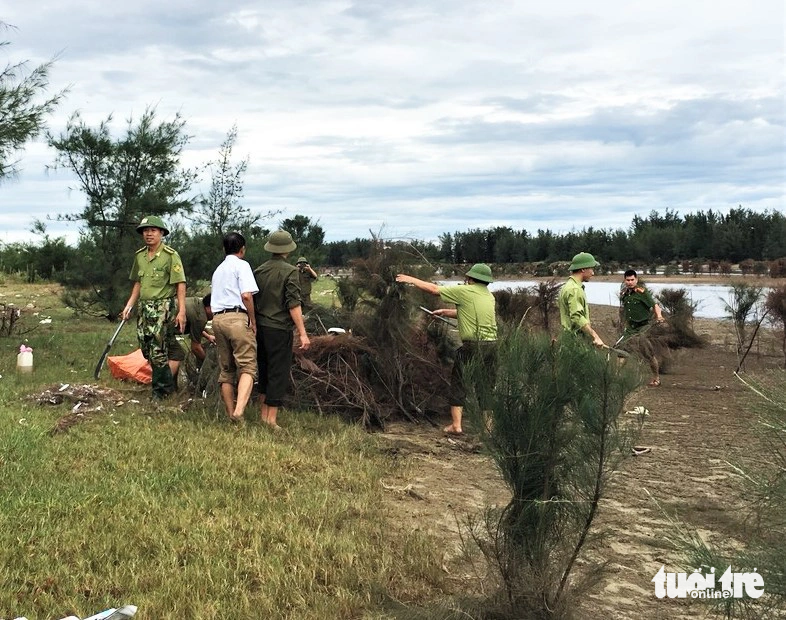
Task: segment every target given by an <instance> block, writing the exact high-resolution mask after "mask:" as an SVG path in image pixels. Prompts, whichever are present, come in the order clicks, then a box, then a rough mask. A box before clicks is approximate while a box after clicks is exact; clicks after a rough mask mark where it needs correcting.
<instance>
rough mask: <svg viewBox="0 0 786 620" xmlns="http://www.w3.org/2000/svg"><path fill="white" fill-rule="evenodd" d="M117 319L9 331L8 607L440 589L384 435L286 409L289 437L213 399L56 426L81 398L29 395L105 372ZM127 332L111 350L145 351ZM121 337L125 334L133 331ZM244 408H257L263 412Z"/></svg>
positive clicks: (356, 607) (1, 442)
mask: <svg viewBox="0 0 786 620" xmlns="http://www.w3.org/2000/svg"><path fill="white" fill-rule="evenodd" d="M111 332H112V327H111V325H110V324H108V323H107V322H105V321H100V320H93V319H78V318H72V319H71V320H63V321H60V322H55V321H53V323H52V324H50V325H46V326H42V329H38V330H36V331H35V332H34V333H32V334H30V336H29V337H28V343H29V344H30V346H32V347H33V349H34V356H35V371H34V372H33V373H32V375H26V376H21V375H20V376H17V374H16V372H15V359H16V351H17V348H18V344H19V343H18V342H16V340H15V339H1V340H0V368H2V370H0V374H2V375H3V378H2V379H0V488H1V489H2V491H3V492H2V493H0V583H2V587H1V588H0V617H15V616H16V615H25V616H27V617H28V618H29V619H30V620H35V619H45V618H46V619H48V618H53V617H57V618H59V617H62V616H65V615H67V614H69V613H73V614H75V615H78V616H80V617H82V616H87V615H89V614H91V613H95V612H96V611H98V610H100V609H104V608H106V607H110V606H118V605H120V604H125V603H132V604H134V605H137V606H139V609H140V611H139V613H138V614H137V617H138V618H140V619H150V618H153V619H161V618H195V619H200V620H202V619H209V618H249V619H251V618H299V619H300V618H304V619H308V618H360V617H366V618H371V617H378V618H382V617H385V615H384V612H383V611H382V609H383V600H384V599H386V598H388V597H391V598H395V599H399V600H412V599H413V598H420V597H423V596H424V595H425V594H426V593H430V592H437V591H439V589H440V585H441V579H442V576H441V571H440V570H439V566H440V562H439V551H438V550H437V549H435V548H434V545H433V544H432V543H431V541H430V540H428V539H426V538H424V537H423V535H421V534H419V533H414V532H412V533H406V532H405V533H402V532H400V531H395V530H398V528H391V527H390V526H389V522H388V519H389V517H390V516H389V515H388V514H386V512H385V508H384V506H383V501H382V500H383V497H382V493H383V488H382V485H381V478H382V477H383V475H385V474H386V472H389V471H390V468H391V467H392V463H391V461H390V460H388V458H387V457H385V456H384V455H383V451H382V450H381V449H379V447H378V446H377V440H376V439H375V438H374V437H373V436H371V435H368V434H366V433H365V432H364V431H363V430H362V429H360V428H358V427H355V426H351V425H346V424H344V423H343V422H341V421H340V420H338V419H335V418H323V417H319V416H316V415H314V414H311V413H302V412H290V411H285V412H284V413H283V415H282V417H281V421H282V423H283V424H286V426H287V428H286V431H285V432H283V433H278V434H274V433H271V432H270V431H269V430H268V429H267V428H265V427H262V426H261V425H259V424H254V423H249V424H247V425H246V426H244V427H242V428H237V427H235V426H232V425H230V424H228V423H226V422H225V421H224V420H223V416H222V415H219V414H218V413H217V412H216V411H215V410H213V409H211V408H210V407H209V406H207V405H205V404H201V403H199V404H197V405H196V406H192V407H190V408H189V409H188V411H187V412H185V413H184V412H182V411H181V410H180V409H179V408H178V407H176V406H174V404H165V405H164V406H162V407H158V408H154V407H153V406H152V405H151V404H150V403H149V399H148V396H147V389H143V388H139V389H136V388H133V387H132V386H127V385H125V384H121V383H119V382H117V381H115V380H113V379H111V377H110V375H109V372H108V371H107V370H106V369H105V370H104V374H103V375H102V379H101V381H100V383H101V384H103V385H106V386H110V387H113V388H115V389H119V390H121V391H125V392H127V393H129V396H130V397H135V398H136V399H138V400H139V401H140V402H139V403H138V404H133V403H130V402H128V401H127V402H126V403H125V404H123V405H122V406H119V407H113V406H110V407H108V408H106V409H104V410H102V411H101V412H99V413H96V414H92V415H89V416H87V417H86V418H85V420H84V421H83V422H81V423H79V424H77V425H76V426H74V427H72V428H71V429H70V430H69V431H68V432H67V433H62V434H57V435H54V436H53V435H51V434H50V430H51V429H52V428H53V426H54V424H55V422H56V420H57V419H58V418H59V417H60V416H62V415H64V414H66V413H68V411H69V410H70V406H71V405H70V404H69V405H66V404H64V405H60V406H56V407H55V406H51V407H44V406H39V405H37V404H35V403H34V402H33V401H32V400H31V399H29V398H28V397H29V395H31V394H36V393H38V392H39V391H40V390H41V389H42V388H43V387H45V386H48V385H50V384H57V383H71V384H81V383H94V381H93V380H92V372H93V368H94V367H95V363H96V361H97V359H98V356H99V355H100V353H101V351H102V350H103V347H104V345H105V344H106V341H107V340H108V338H109V336H110V335H111ZM133 339H134V334H133V328H131V327H127V328H126V329H125V330H124V332H123V333H122V337H121V338H119V339H118V342H117V343H116V344H115V349H113V351H118V352H127V351H128V350H130V348H131V347H132V346H133ZM126 341H127V342H126ZM252 409H253V406H250V407H249V411H248V413H247V417H248V419H252V418H254V417H256V416H255V415H253V412H252Z"/></svg>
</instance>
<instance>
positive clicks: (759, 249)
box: [325, 206, 786, 269]
mask: <svg viewBox="0 0 786 620" xmlns="http://www.w3.org/2000/svg"><path fill="white" fill-rule="evenodd" d="M399 242H400V241H399ZM371 243H372V239H353V240H351V241H334V242H330V243H327V244H326V246H325V251H326V262H327V264H328V265H331V266H336V267H341V266H346V265H347V264H348V263H349V262H350V261H351V260H352V259H356V258H364V257H366V256H368V251H369V248H370V247H371ZM411 245H412V249H413V251H415V250H416V251H417V252H418V253H421V254H422V255H423V256H425V257H427V258H428V259H429V260H430V261H433V262H438V263H448V264H466V263H478V262H483V263H495V264H509V263H536V262H543V263H555V262H558V261H566V260H570V258H571V257H572V256H573V255H574V254H577V253H578V252H590V253H591V254H594V255H596V256H597V257H599V258H600V260H602V261H605V262H613V263H617V264H638V265H645V266H649V265H664V264H668V263H670V262H677V263H679V264H680V265H681V264H682V262H683V261H688V262H689V263H690V264H691V265H692V264H695V263H699V262H701V263H703V262H705V261H706V262H718V263H720V262H728V263H734V264H737V263H741V262H743V261H746V260H750V261H758V262H761V261H772V260H775V259H778V258H781V257H784V256H786V217H784V215H783V214H782V213H780V212H779V211H775V210H773V211H764V212H755V211H752V210H750V209H745V208H743V207H742V206H740V207H738V208H734V209H731V210H730V211H729V212H728V213H727V214H725V215H724V214H721V213H719V212H716V211H713V210H711V209H710V210H708V211H706V212H704V211H698V212H695V213H688V214H685V215H679V214H678V213H677V212H676V211H675V210H672V209H666V210H665V211H664V212H662V213H660V212H658V211H651V212H650V214H649V215H647V216H644V217H642V216H639V215H636V216H634V218H633V220H632V222H631V223H630V225H629V226H628V227H627V228H618V229H614V230H612V229H602V228H594V227H592V226H590V227H586V228H582V229H581V230H579V231H570V232H567V233H555V232H553V231H551V230H548V229H546V230H538V231H537V232H536V233H534V234H533V233H530V232H529V231H527V230H514V229H513V228H510V227H502V226H498V227H494V228H487V229H472V230H468V231H464V232H460V231H458V232H453V233H444V234H442V235H440V236H439V240H438V242H418V241H413V242H411ZM683 269H684V268H683Z"/></svg>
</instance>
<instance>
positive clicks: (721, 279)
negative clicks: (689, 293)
mask: <svg viewBox="0 0 786 620" xmlns="http://www.w3.org/2000/svg"><path fill="white" fill-rule="evenodd" d="M566 277H567V276H554V277H542V276H540V277H536V276H533V275H530V274H521V275H520V276H511V275H505V276H502V277H499V278H497V277H495V278H494V281H495V282H518V281H521V280H532V281H533V282H548V281H549V280H558V281H561V280H564V279H565V278H566ZM435 279H438V280H444V281H455V282H461V281H462V279H463V278H461V277H456V276H453V277H451V278H435ZM639 280H641V281H642V282H652V283H655V282H657V283H658V284H674V285H675V286H679V285H680V284H717V285H718V286H731V285H732V284H737V283H739V282H745V283H747V284H750V285H755V286H762V287H767V288H776V287H779V286H784V285H786V278H770V277H769V276H755V275H750V276H743V275H741V274H737V275H731V276H724V275H712V276H711V275H709V274H706V273H704V274H701V275H698V276H693V275H692V274H679V275H673V276H664V275H663V274H657V275H647V274H644V273H639ZM590 282H620V283H621V282H622V274H613V275H600V274H598V275H595V276H593V278H592V280H590Z"/></svg>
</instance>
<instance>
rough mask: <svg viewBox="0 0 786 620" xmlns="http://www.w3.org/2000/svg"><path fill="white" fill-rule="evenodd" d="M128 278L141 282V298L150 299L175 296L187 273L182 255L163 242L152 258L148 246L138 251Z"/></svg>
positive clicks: (142, 299)
mask: <svg viewBox="0 0 786 620" xmlns="http://www.w3.org/2000/svg"><path fill="white" fill-rule="evenodd" d="M128 279H129V280H132V281H134V282H139V284H140V289H139V300H140V301H149V300H152V299H169V298H170V297H174V296H175V295H176V294H177V285H178V284H179V283H180V282H185V281H186V274H185V272H184V271H183V262H182V261H181V260H180V255H179V254H178V253H177V252H176V251H175V250H174V249H173V248H171V247H169V246H168V245H165V244H163V243H162V244H161V245H159V246H158V249H157V250H156V253H155V254H154V255H153V258H151V259H148V257H147V248H146V247H144V248H141V249H139V250H137V251H136V254H135V255H134V266H133V267H131V274H130V275H129V276H128Z"/></svg>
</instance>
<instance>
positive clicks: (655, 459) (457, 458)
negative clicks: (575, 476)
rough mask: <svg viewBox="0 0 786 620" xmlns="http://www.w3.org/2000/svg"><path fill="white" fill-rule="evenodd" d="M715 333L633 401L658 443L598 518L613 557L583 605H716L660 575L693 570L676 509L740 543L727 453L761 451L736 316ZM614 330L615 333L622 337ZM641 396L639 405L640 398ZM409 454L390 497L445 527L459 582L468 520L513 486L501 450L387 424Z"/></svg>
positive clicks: (617, 614)
mask: <svg viewBox="0 0 786 620" xmlns="http://www.w3.org/2000/svg"><path fill="white" fill-rule="evenodd" d="M593 312H594V313H595V314H594V315H593V316H594V317H595V322H596V326H597V327H599V328H600V331H601V335H602V336H603V337H604V338H606V339H607V340H608V339H609V338H611V337H612V336H613V335H614V333H615V329H614V324H613V322H614V320H615V318H616V317H615V314H616V310H613V309H609V308H604V307H593ZM696 329H697V331H698V332H699V333H704V334H705V335H706V336H707V337H708V338H709V339H710V340H711V342H712V344H711V345H710V346H708V347H706V348H703V349H692V350H684V351H680V352H678V353H677V355H676V356H675V358H674V360H673V364H672V368H671V369H670V372H669V374H665V375H663V377H662V386H661V387H659V388H648V387H644V388H641V389H640V390H638V391H637V392H636V393H635V394H634V395H633V397H632V399H631V407H632V406H635V405H642V406H644V407H646V408H647V410H648V411H649V415H648V416H647V417H646V421H645V425H644V429H643V433H642V436H641V438H640V440H639V442H638V443H639V444H642V445H646V446H651V447H652V451H651V452H650V453H648V454H645V455H642V456H638V457H636V456H631V457H630V458H629V459H628V460H627V461H626V462H625V464H624V466H623V467H622V469H621V470H620V471H618V472H617V473H616V474H615V476H614V478H613V481H612V483H611V486H610V488H609V490H608V493H607V496H606V498H605V499H604V500H603V502H602V505H601V508H600V511H599V514H598V516H597V519H596V521H595V524H594V529H595V533H597V534H603V535H605V537H604V538H603V539H602V540H596V541H595V542H593V543H592V544H590V545H589V546H588V547H587V548H586V550H585V553H584V554H583V556H584V557H583V562H585V563H587V562H593V561H598V560H600V561H605V562H607V563H608V565H607V570H606V572H605V573H604V575H603V577H602V579H601V581H600V583H599V584H598V585H597V586H595V587H594V589H593V590H592V591H591V593H590V594H588V595H587V596H585V597H584V598H583V599H582V600H581V603H580V610H578V614H577V615H578V617H598V618H619V619H622V618H625V619H628V618H645V617H646V618H669V619H672V618H676V619H680V618H695V617H702V616H704V615H705V614H706V610H707V608H706V605H705V604H703V603H701V602H695V603H693V604H691V603H690V602H689V601H688V602H684V601H677V600H670V599H665V600H659V599H657V598H656V597H655V595H654V586H653V584H652V583H651V579H652V577H653V576H654V575H655V573H656V572H657V571H658V570H659V569H660V567H661V566H662V565H666V570H667V571H669V570H672V571H674V570H678V569H679V570H683V568H680V567H682V566H683V565H682V563H681V558H680V556H679V554H678V553H677V552H676V551H675V550H673V548H672V547H671V546H670V545H669V544H668V541H667V539H668V538H669V537H670V536H671V535H672V534H673V533H674V523H673V519H675V518H677V519H679V520H680V521H682V522H684V523H686V524H687V525H688V526H689V527H690V528H692V529H695V530H696V531H698V532H699V533H700V535H701V536H702V537H704V538H705V539H707V540H712V541H716V542H722V543H725V544H734V543H735V540H734V538H735V535H737V534H738V532H740V531H741V528H742V525H741V524H742V522H743V520H744V516H745V515H744V511H743V509H744V506H743V504H742V501H741V499H740V490H739V488H740V487H739V483H738V480H737V479H736V478H735V477H734V476H733V475H732V474H731V471H730V468H729V466H728V465H727V462H740V461H744V460H745V459H747V458H752V457H754V456H755V450H756V445H757V444H756V439H755V437H754V435H753V432H752V427H753V426H754V424H755V414H754V413H753V412H752V411H751V410H750V408H749V405H748V404H747V399H748V397H749V394H748V391H747V388H745V387H744V386H743V385H742V383H740V382H739V381H738V380H737V379H735V378H734V377H733V374H732V373H733V370H734V369H735V368H736V361H737V360H736V355H735V354H734V352H733V350H732V348H731V347H730V344H731V343H732V342H733V337H732V335H731V333H730V331H729V328H728V325H727V324H724V323H721V322H719V321H709V320H706V321H697V324H696ZM611 341H612V342H613V340H611ZM763 353H764V355H761V356H759V357H758V358H752V359H751V361H750V363H749V364H748V366H749V368H751V369H752V368H755V367H774V366H776V365H777V364H779V363H780V362H781V358H779V356H778V353H779V351H778V348H777V346H776V345H775V344H773V345H772V347H771V348H767V347H765V348H764V350H763ZM629 408H630V407H629ZM383 437H385V438H386V440H387V441H388V442H389V444H390V451H391V453H395V454H397V455H398V456H399V457H400V459H401V463H402V467H401V468H400V469H399V473H398V474H397V475H396V476H395V477H394V478H391V479H390V480H388V481H386V485H387V487H388V490H389V493H388V495H387V497H388V500H389V501H388V505H389V508H390V509H391V511H392V513H393V514H394V515H395V518H396V519H397V520H399V522H400V524H401V525H402V526H403V527H409V528H413V529H416V528H417V529H421V530H424V531H427V532H429V533H430V534H433V535H434V536H436V537H438V538H439V539H440V541H441V542H442V544H443V546H444V549H445V557H444V558H443V561H444V565H445V570H446V571H447V572H448V573H449V574H450V576H451V577H453V578H455V583H456V592H460V591H465V590H466V589H467V587H468V583H469V581H468V580H470V579H472V578H473V574H472V571H471V567H469V566H467V565H466V562H465V563H464V564H462V556H461V555H460V536H459V522H461V521H462V520H463V518H464V516H465V515H467V514H478V513H479V511H480V510H482V508H483V507H484V506H488V505H490V504H504V503H506V502H507V499H508V497H509V494H508V492H507V490H506V488H505V486H504V485H503V483H502V481H501V479H500V476H499V474H498V472H497V471H496V469H495V468H494V466H493V464H492V463H491V462H490V460H489V459H488V458H487V457H485V456H483V455H482V454H481V453H480V451H479V450H478V446H477V445H473V443H472V442H471V441H469V440H458V441H457V440H454V439H450V438H447V437H444V436H442V434H441V433H440V432H439V431H438V430H437V429H431V428H425V427H422V426H421V427H418V426H412V425H404V424H402V425H399V426H396V427H395V428H391V429H389V432H388V433H386V434H385V435H383Z"/></svg>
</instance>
